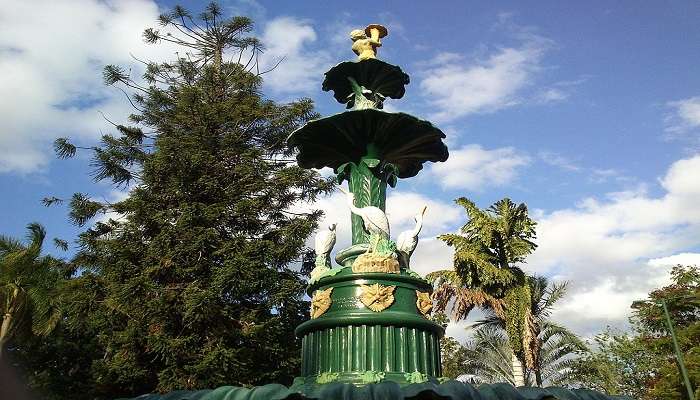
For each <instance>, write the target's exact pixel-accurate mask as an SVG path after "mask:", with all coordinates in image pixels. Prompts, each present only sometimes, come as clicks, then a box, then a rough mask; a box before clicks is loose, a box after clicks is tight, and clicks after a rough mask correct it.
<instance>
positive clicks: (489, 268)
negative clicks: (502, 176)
mask: <svg viewBox="0 0 700 400" xmlns="http://www.w3.org/2000/svg"><path fill="white" fill-rule="evenodd" d="M457 203H458V204H460V205H462V206H463V207H464V208H465V210H466V212H467V214H468V217H469V218H468V221H467V223H466V224H465V225H464V226H463V227H462V229H461V231H460V232H459V234H449V235H443V236H441V237H440V238H441V239H442V240H444V241H445V242H447V243H448V244H449V245H450V246H452V247H454V248H455V255H454V268H453V269H450V270H443V271H437V272H434V273H432V274H430V275H429V278H430V279H431V280H432V281H433V282H434V285H435V289H436V291H435V298H436V300H437V303H436V306H437V309H438V311H441V312H445V311H447V312H451V313H452V316H453V317H454V319H455V320H461V319H466V318H467V316H468V315H469V313H470V312H471V311H472V310H473V309H474V308H475V307H479V308H481V309H482V310H483V312H484V314H485V316H484V318H482V319H481V320H478V321H476V322H475V323H474V324H472V325H471V326H470V328H469V330H470V334H471V335H470V337H471V338H470V339H469V341H468V342H467V343H465V344H461V343H459V342H457V341H456V340H454V339H453V338H450V337H447V338H445V339H444V340H443V342H442V349H441V350H442V356H443V365H444V370H443V374H444V375H445V376H447V377H450V378H458V377H459V378H461V379H463V380H467V381H471V382H473V383H495V382H510V383H512V384H514V385H517V386H522V385H536V386H542V385H562V386H569V387H586V388H590V389H594V390H599V391H602V392H606V393H609V394H616V395H617V394H619V395H628V396H630V397H632V398H635V399H649V400H651V399H687V398H688V395H687V391H686V388H685V386H684V383H683V380H682V377H681V374H680V373H679V367H678V362H677V359H676V356H675V354H674V351H673V347H672V342H671V335H670V334H669V330H668V328H667V327H666V325H665V319H664V318H665V317H664V314H663V310H662V307H661V305H660V301H661V300H665V301H666V303H667V305H668V308H669V312H670V317H671V319H672V321H673V323H674V326H675V328H676V331H677V335H678V339H679V345H680V348H681V351H682V352H683V358H684V361H685V364H686V367H687V369H688V371H689V378H690V384H691V386H692V387H693V388H695V389H694V390H695V392H696V394H695V397H698V395H700V388H698V384H699V383H700V268H698V267H697V266H681V265H679V266H676V267H674V268H673V270H672V271H671V278H672V283H671V285H669V286H665V287H663V288H659V289H657V290H654V291H653V292H651V293H650V294H649V298H648V300H646V301H638V302H635V303H634V304H633V305H631V306H632V307H633V316H632V318H631V319H630V323H631V327H632V330H631V332H615V331H613V330H611V329H607V330H606V331H604V332H602V333H600V334H599V335H597V336H596V337H595V338H594V340H592V341H591V343H584V342H583V341H582V340H581V339H579V338H578V337H577V336H576V335H575V334H573V333H572V332H570V331H569V330H568V329H566V327H564V326H561V325H559V324H557V323H556V322H554V321H552V320H551V319H550V315H551V311H552V309H553V307H554V306H555V303H556V302H557V301H558V300H560V299H561V298H563V297H564V296H565V294H566V287H567V285H566V283H556V282H553V283H550V282H548V280H547V279H546V278H543V277H534V276H527V275H526V274H525V273H524V272H523V270H522V269H521V267H520V266H521V265H522V263H524V262H525V259H526V257H527V255H529V254H530V253H531V252H532V251H533V250H534V249H535V248H536V245H535V243H534V242H533V240H534V239H535V226H536V224H535V222H534V221H533V220H531V219H530V217H529V216H528V213H527V207H526V206H525V205H524V204H520V205H516V204H514V203H513V202H511V201H510V200H509V199H503V200H501V201H498V202H496V203H495V204H493V205H492V206H490V207H489V208H487V209H485V210H482V209H479V208H478V207H477V206H476V205H475V204H474V203H473V202H471V201H470V200H468V199H465V198H460V199H458V200H457ZM437 318H438V321H441V322H442V323H443V324H445V325H446V324H447V321H448V318H447V316H446V315H445V314H440V315H438V317H437Z"/></svg>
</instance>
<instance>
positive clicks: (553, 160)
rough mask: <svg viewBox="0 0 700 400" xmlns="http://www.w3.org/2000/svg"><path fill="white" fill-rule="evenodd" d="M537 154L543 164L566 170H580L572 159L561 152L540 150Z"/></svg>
mask: <svg viewBox="0 0 700 400" xmlns="http://www.w3.org/2000/svg"><path fill="white" fill-rule="evenodd" d="M537 156H538V157H539V158H540V160H542V161H543V162H544V163H545V164H548V165H551V166H553V167H559V168H561V169H565V170H567V171H580V170H581V167H579V166H578V165H576V164H575V163H574V162H573V161H571V160H569V159H568V158H566V157H564V156H562V155H561V154H557V153H553V152H551V151H540V152H539V153H537Z"/></svg>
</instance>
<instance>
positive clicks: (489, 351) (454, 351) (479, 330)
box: [442, 277, 586, 386]
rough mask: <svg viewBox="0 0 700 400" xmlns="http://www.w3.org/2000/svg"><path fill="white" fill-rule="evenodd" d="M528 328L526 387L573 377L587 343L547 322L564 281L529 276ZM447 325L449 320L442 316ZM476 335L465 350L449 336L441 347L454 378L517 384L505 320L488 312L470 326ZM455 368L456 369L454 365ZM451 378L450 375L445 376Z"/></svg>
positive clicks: (562, 381) (559, 295)
mask: <svg viewBox="0 0 700 400" xmlns="http://www.w3.org/2000/svg"><path fill="white" fill-rule="evenodd" d="M527 282H528V293H529V296H530V297H529V299H528V301H527V306H528V308H529V311H528V313H529V315H530V316H531V319H530V321H531V322H530V324H531V326H530V328H529V329H530V330H531V332H532V333H533V334H534V335H535V338H534V340H533V341H531V344H532V346H533V347H532V348H531V352H532V357H533V364H532V366H531V367H529V368H527V367H526V368H525V369H524V373H525V379H526V383H527V384H528V385H537V386H542V385H543V384H547V385H560V384H563V383H566V382H568V379H569V378H570V377H571V372H572V371H571V363H572V360H573V359H574V356H575V355H577V354H579V353H581V352H583V351H585V350H586V346H585V344H584V343H583V342H582V341H581V340H580V339H579V338H578V337H577V336H576V335H575V334H574V333H572V332H570V331H569V330H568V329H566V328H565V327H563V326H560V325H558V324H556V323H555V322H553V321H552V320H550V319H549V316H550V315H551V311H552V308H553V307H554V305H555V303H556V302H557V301H558V300H560V299H561V298H562V297H563V296H564V294H565V293H566V286H567V285H566V284H565V283H552V284H551V285H550V284H549V282H548V280H547V279H546V278H544V277H528V280H527ZM442 318H443V319H444V320H445V321H446V317H442ZM472 328H475V329H474V330H473V337H472V339H471V340H470V341H469V342H468V343H467V344H466V345H465V346H461V345H460V344H459V343H457V342H456V341H454V339H452V338H448V340H446V341H445V343H443V344H442V346H443V365H445V361H444V359H447V362H448V368H450V374H451V375H450V376H451V377H453V378H454V377H457V376H459V375H462V374H466V375H468V376H471V377H472V380H473V381H474V382H476V383H484V382H485V383H496V382H504V381H505V382H511V383H515V382H514V378H513V372H512V355H513V348H512V346H511V343H510V341H509V340H508V336H507V334H506V322H505V321H504V319H503V318H501V317H500V316H498V315H497V314H496V313H495V312H494V311H493V310H491V309H487V310H486V312H485V316H484V318H483V319H481V320H478V321H477V322H476V323H474V324H473V325H472ZM452 364H455V365H452ZM446 376H448V375H446Z"/></svg>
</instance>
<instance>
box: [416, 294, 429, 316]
mask: <svg viewBox="0 0 700 400" xmlns="http://www.w3.org/2000/svg"><path fill="white" fill-rule="evenodd" d="M416 298H417V300H416V307H418V311H420V312H421V314H423V315H425V316H426V317H427V316H428V315H430V310H432V309H433V300H432V299H431V298H430V293H428V292H419V291H417V290H416Z"/></svg>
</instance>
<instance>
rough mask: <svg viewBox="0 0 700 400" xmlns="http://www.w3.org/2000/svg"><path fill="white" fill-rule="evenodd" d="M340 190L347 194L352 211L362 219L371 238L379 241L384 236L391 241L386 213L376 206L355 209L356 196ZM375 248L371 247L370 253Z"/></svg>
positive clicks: (341, 189)
mask: <svg viewBox="0 0 700 400" xmlns="http://www.w3.org/2000/svg"><path fill="white" fill-rule="evenodd" d="M339 189H340V191H341V192H343V193H345V196H346V200H347V203H348V206H349V207H350V211H351V212H352V213H353V214H355V215H358V216H360V218H362V224H363V225H364V228H365V230H366V231H367V232H369V234H370V236H372V237H374V240H375V241H378V240H379V238H381V237H382V236H384V237H385V238H387V239H389V220H388V219H387V217H386V214H385V213H384V211H382V209H381V208H379V207H374V206H368V207H362V208H358V207H355V195H354V194H353V193H350V192H348V191H347V190H345V189H343V188H342V187H341V188H339ZM373 245H375V246H376V243H373ZM373 247H374V246H370V251H371V250H373Z"/></svg>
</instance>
